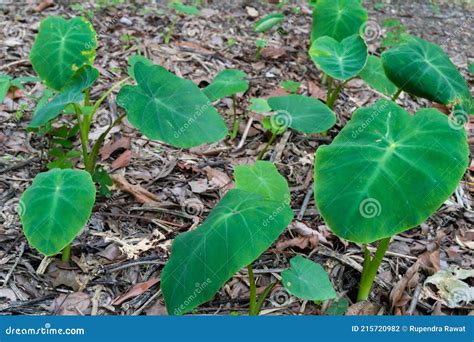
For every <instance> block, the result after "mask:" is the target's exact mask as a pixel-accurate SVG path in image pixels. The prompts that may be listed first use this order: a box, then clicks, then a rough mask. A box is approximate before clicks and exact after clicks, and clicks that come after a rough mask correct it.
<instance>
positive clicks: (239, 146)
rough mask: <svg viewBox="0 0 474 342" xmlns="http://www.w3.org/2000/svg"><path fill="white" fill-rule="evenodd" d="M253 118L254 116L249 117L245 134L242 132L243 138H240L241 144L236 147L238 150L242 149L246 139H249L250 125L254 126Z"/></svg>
mask: <svg viewBox="0 0 474 342" xmlns="http://www.w3.org/2000/svg"><path fill="white" fill-rule="evenodd" d="M253 120H254V119H253V118H249V121H247V126H245V131H244V134H242V139H240V142H239V144H238V145H237V147H236V148H235V149H236V150H240V149H241V148H242V147H243V146H244V143H245V140H247V135H248V134H249V131H250V127H252V123H253Z"/></svg>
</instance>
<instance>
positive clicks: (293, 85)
mask: <svg viewBox="0 0 474 342" xmlns="http://www.w3.org/2000/svg"><path fill="white" fill-rule="evenodd" d="M280 87H282V88H283V89H285V90H286V91H287V92H289V93H297V92H298V89H300V87H301V83H300V82H295V81H291V80H286V81H283V82H281V83H280Z"/></svg>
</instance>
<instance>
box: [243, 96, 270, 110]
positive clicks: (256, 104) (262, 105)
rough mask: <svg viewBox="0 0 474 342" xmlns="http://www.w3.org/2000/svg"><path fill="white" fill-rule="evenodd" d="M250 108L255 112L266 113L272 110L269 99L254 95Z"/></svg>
mask: <svg viewBox="0 0 474 342" xmlns="http://www.w3.org/2000/svg"><path fill="white" fill-rule="evenodd" d="M249 110H251V111H252V112H255V113H266V112H270V111H271V110H272V109H271V108H270V106H269V105H268V102H267V100H265V99H262V98H255V97H252V98H251V99H250V106H249Z"/></svg>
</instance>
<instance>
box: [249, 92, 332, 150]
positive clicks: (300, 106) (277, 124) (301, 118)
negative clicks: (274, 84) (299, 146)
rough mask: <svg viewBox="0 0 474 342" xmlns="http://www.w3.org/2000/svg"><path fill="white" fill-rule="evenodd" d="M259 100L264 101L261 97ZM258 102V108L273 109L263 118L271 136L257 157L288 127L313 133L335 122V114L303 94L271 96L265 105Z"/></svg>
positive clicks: (319, 131)
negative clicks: (270, 113)
mask: <svg viewBox="0 0 474 342" xmlns="http://www.w3.org/2000/svg"><path fill="white" fill-rule="evenodd" d="M260 101H265V100H263V99H261V100H260ZM258 104H259V107H260V108H259V109H262V110H265V109H267V108H266V107H267V106H268V108H270V109H271V110H272V111H273V114H272V115H271V116H270V117H265V118H264V119H263V127H264V128H265V129H267V130H269V131H270V132H271V137H270V139H269V141H268V143H267V144H266V145H265V147H264V148H263V150H262V151H261V152H260V155H259V159H261V158H263V156H264V155H265V152H266V151H267V149H268V148H269V147H270V146H271V145H272V143H273V142H274V141H275V140H276V138H277V136H278V135H280V134H283V133H284V132H285V131H286V130H287V129H288V128H292V129H294V130H296V131H299V132H302V133H307V134H314V133H322V132H326V131H327V130H328V129H330V128H331V127H332V126H334V124H335V123H336V114H334V112H333V111H332V110H331V109H329V108H328V107H327V106H326V105H325V104H324V103H322V102H321V101H319V100H317V99H314V98H311V97H308V96H303V95H296V94H291V95H286V96H273V97H270V98H269V99H268V100H267V105H265V104H262V103H261V102H260V103H258Z"/></svg>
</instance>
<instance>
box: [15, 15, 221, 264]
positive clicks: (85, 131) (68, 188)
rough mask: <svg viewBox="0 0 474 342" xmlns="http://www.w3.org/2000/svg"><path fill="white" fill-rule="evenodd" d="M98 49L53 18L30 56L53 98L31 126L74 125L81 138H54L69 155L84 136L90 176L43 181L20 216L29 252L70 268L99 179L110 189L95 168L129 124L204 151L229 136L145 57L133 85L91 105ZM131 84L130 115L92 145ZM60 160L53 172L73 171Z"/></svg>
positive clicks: (191, 89) (203, 104)
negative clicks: (104, 117) (104, 116)
mask: <svg viewBox="0 0 474 342" xmlns="http://www.w3.org/2000/svg"><path fill="white" fill-rule="evenodd" d="M96 47H97V40H96V33H95V31H94V29H93V27H92V25H91V24H90V23H89V22H88V21H87V20H85V19H84V18H73V19H70V20H66V19H63V18H61V17H49V18H47V19H45V20H43V21H42V22H41V24H40V28H39V32H38V35H37V37H36V40H35V42H34V44H33V47H32V49H31V53H30V60H31V64H32V66H33V69H34V70H35V71H36V73H37V74H38V75H39V77H40V79H41V80H42V82H43V83H44V85H46V86H47V87H48V88H49V89H50V91H51V92H52V93H53V95H52V97H51V99H49V100H46V101H45V100H44V99H43V100H41V101H40V102H39V103H38V106H37V108H36V110H35V112H34V114H33V117H32V120H31V122H30V125H29V126H30V128H33V129H38V130H39V131H46V132H48V130H49V129H50V128H51V127H52V126H51V125H52V121H53V120H55V119H58V118H59V117H60V116H61V115H62V114H64V116H65V117H67V116H70V117H72V118H73V119H75V121H76V125H75V126H74V127H76V126H77V127H78V130H74V129H72V131H62V132H61V133H58V132H56V133H55V139H56V140H59V139H57V138H58V136H59V137H60V138H62V141H61V145H62V146H63V147H67V146H71V145H72V141H71V140H73V139H72V138H73V137H74V134H75V133H76V132H78V133H79V137H80V145H81V148H80V150H81V155H82V162H83V164H84V169H85V170H70V169H63V170H60V169H58V168H53V169H52V170H50V171H48V172H44V173H40V174H39V175H37V176H36V177H35V179H34V180H33V183H32V185H31V186H30V187H29V188H28V189H27V190H26V191H25V192H24V194H23V195H22V197H21V200H20V206H19V209H20V210H19V214H20V217H21V221H22V224H23V230H24V233H25V236H26V238H27V240H28V242H29V243H30V245H31V246H32V247H34V248H36V249H37V250H38V251H39V252H41V253H43V254H45V255H47V256H52V255H55V254H57V253H59V252H61V251H62V250H63V260H64V261H68V260H69V253H70V247H69V246H70V243H71V242H72V241H73V239H74V238H75V237H76V236H77V235H78V234H79V233H80V231H81V230H82V229H83V227H84V225H85V223H86V222H87V220H88V218H89V216H90V213H91V210H92V207H93V204H94V200H95V195H96V190H95V186H94V182H93V178H94V179H95V180H97V181H99V183H106V182H107V180H106V181H105V182H103V181H101V180H103V179H104V174H103V173H104V171H103V170H102V169H101V168H100V167H98V166H97V165H96V159H97V154H98V152H99V149H100V147H101V146H102V144H103V142H104V140H105V139H106V137H107V135H108V133H109V132H110V130H111V129H112V128H113V127H114V126H115V125H118V124H119V123H120V122H121V121H122V120H123V119H124V118H125V117H126V118H127V119H128V121H129V122H130V123H131V124H132V125H133V126H135V127H136V128H138V129H139V130H140V131H141V132H142V133H143V134H144V135H145V136H147V137H148V138H150V139H157V140H160V141H162V142H164V143H167V144H170V145H172V146H176V147H193V146H198V145H201V144H204V143H209V142H215V141H218V140H221V139H223V138H224V137H225V136H226V135H227V128H226V125H225V122H224V121H223V120H222V118H221V117H220V116H219V114H218V113H217V111H216V110H215V109H214V107H212V105H211V104H210V103H209V100H208V99H207V97H206V96H205V95H204V94H203V93H202V91H201V90H200V89H199V88H198V87H197V86H196V85H195V84H194V83H193V82H191V81H189V80H184V79H181V78H179V77H177V76H176V75H174V74H172V73H170V72H169V71H167V70H165V69H164V68H163V67H161V66H159V65H154V64H153V63H152V62H151V61H150V60H147V59H145V58H143V57H140V56H132V57H131V58H130V59H129V64H130V68H129V74H130V77H127V78H125V79H123V80H121V81H119V82H117V83H116V84H115V85H113V86H111V87H110V88H109V89H108V90H107V91H106V92H105V93H104V94H102V95H101V96H100V97H99V98H98V99H97V100H95V101H94V100H93V99H91V97H90V89H91V87H92V86H93V84H94V82H95V81H96V80H97V78H98V76H99V72H98V70H97V69H95V68H94V67H93V66H92V64H93V62H94V58H95V54H96V52H95V49H96ZM132 81H135V83H136V84H135V85H130V84H129V85H125V86H123V87H122V88H121V90H120V92H119V93H118V95H117V103H118V104H119V106H121V107H123V108H124V109H125V111H126V113H125V114H122V115H120V116H119V117H118V118H117V119H115V120H112V122H111V123H110V125H109V127H107V129H106V130H105V131H104V132H103V133H102V134H101V135H100V137H99V138H98V139H97V141H95V142H93V143H90V141H89V140H90V139H89V132H90V130H91V127H92V124H93V122H94V119H95V117H96V114H97V112H98V110H99V108H100V107H101V104H102V103H103V101H104V100H105V99H106V98H107V96H109V95H110V94H111V93H112V92H113V91H114V90H115V89H117V88H119V87H121V86H122V85H123V84H125V83H127V82H130V83H131V82H132ZM48 127H49V128H48ZM66 141H67V142H68V144H69V145H66ZM56 142H57V141H56ZM74 156H77V155H76V154H75V155H74ZM58 157H59V161H57V163H56V164H53V165H51V164H50V165H49V166H50V167H54V166H56V167H61V168H63V167H65V168H68V167H72V163H70V162H69V161H68V160H66V159H67V158H69V157H72V156H71V155H70V154H66V159H65V158H63V157H64V156H58ZM92 176H93V177H92ZM104 192H106V191H104V189H102V188H101V193H104Z"/></svg>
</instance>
